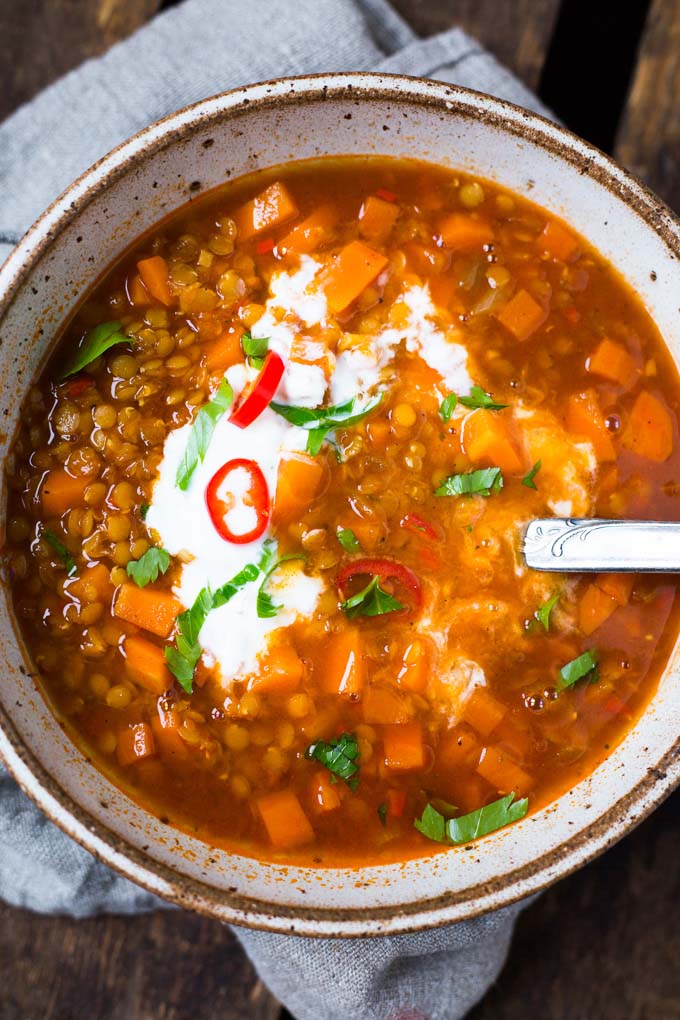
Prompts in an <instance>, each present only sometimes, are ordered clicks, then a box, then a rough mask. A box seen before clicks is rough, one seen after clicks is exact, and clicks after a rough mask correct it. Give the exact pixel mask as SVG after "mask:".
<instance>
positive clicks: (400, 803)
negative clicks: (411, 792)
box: [385, 786, 406, 818]
mask: <svg viewBox="0 0 680 1020" xmlns="http://www.w3.org/2000/svg"><path fill="white" fill-rule="evenodd" d="M385 804H386V806H387V817H388V818H401V816H402V815H403V813H404V808H405V807H406V790H398V789H396V787H394V786H393V787H390V789H389V790H388V791H387V793H386V794H385Z"/></svg>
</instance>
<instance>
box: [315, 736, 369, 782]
mask: <svg viewBox="0 0 680 1020" xmlns="http://www.w3.org/2000/svg"><path fill="white" fill-rule="evenodd" d="M358 757H359V745H358V743H357V738H356V737H355V736H354V735H353V734H351V733H343V734H342V736H341V737H338V739H337V740H329V741H328V742H326V741H325V740H316V741H315V742H314V743H313V744H310V745H309V747H308V748H307V750H306V751H305V758H312V759H315V760H316V761H319V762H321V764H322V765H325V767H326V768H327V769H328V771H329V772H331V773H332V774H333V775H334V776H337V777H338V779H344V780H345V782H346V783H347V785H348V786H349V788H350V789H351V790H356V788H357V786H358V785H359V781H358V779H357V778H356V775H357V773H358V771H359V765H358V761H357V759H358Z"/></svg>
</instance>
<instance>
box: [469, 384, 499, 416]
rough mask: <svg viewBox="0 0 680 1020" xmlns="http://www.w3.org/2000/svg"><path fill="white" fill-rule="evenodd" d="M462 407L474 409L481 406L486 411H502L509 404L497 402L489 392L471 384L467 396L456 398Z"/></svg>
mask: <svg viewBox="0 0 680 1020" xmlns="http://www.w3.org/2000/svg"><path fill="white" fill-rule="evenodd" d="M458 399H459V401H460V403H461V404H462V405H463V407H469V408H472V409H476V408H478V407H483V408H484V409H485V410H487V411H502V410H503V408H504V407H509V404H497V403H496V402H495V401H494V399H493V397H492V396H491V394H490V393H485V391H484V390H483V389H482V387H481V386H473V387H472V389H471V390H470V396H469V397H459V398H458Z"/></svg>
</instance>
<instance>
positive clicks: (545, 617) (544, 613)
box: [534, 591, 562, 632]
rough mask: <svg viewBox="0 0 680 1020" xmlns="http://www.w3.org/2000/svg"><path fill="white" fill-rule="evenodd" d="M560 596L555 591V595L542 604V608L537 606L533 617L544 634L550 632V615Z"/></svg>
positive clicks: (559, 593)
mask: <svg viewBox="0 0 680 1020" xmlns="http://www.w3.org/2000/svg"><path fill="white" fill-rule="evenodd" d="M561 594H562V592H559V591H556V592H555V594H554V595H553V596H552V597H551V598H549V599H548V601H547V602H544V603H543V605H542V606H539V607H538V609H537V610H536V612H535V613H534V616H535V617H536V619H537V620H538V622H539V623H540V624H541V626H542V627H543V630H544V631H546V632H547V631H549V630H550V614H551V613H552V611H553V609H554V608H555V606H556V605H557V603H558V602H559V601H560V596H561Z"/></svg>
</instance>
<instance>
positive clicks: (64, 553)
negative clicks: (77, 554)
mask: <svg viewBox="0 0 680 1020" xmlns="http://www.w3.org/2000/svg"><path fill="white" fill-rule="evenodd" d="M43 538H44V539H45V541H46V542H49V544H50V545H51V546H52V548H53V549H54V551H55V553H56V554H57V556H58V557H59V559H60V560H61V562H62V563H63V564H64V566H65V567H66V574H67V576H68V577H73V575H74V574H75V573H77V571H78V568H77V566H76V561H75V560H74V559H73V557H72V556H71V553H70V552H69V551H68V549H67V548H66V546H65V545H64V543H63V542H62V540H61V539H60V538H59V536H58V535H55V534H54V532H53V531H50V530H49V528H45V530H44V531H43Z"/></svg>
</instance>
